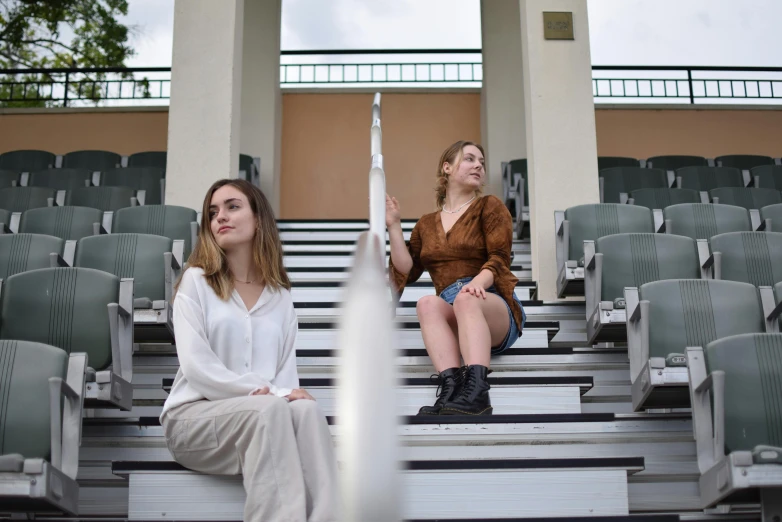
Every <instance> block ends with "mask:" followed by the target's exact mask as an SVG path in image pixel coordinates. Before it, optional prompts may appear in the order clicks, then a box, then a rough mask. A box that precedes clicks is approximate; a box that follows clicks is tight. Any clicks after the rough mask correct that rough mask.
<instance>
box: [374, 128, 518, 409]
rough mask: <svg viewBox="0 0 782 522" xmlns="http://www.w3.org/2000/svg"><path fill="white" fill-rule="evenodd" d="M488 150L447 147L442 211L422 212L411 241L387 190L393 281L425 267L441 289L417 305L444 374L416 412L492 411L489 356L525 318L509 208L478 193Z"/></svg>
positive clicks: (440, 177)
mask: <svg viewBox="0 0 782 522" xmlns="http://www.w3.org/2000/svg"><path fill="white" fill-rule="evenodd" d="M483 156H484V154H483V148H482V147H481V146H480V145H478V144H476V143H472V142H469V141H458V142H456V143H454V144H453V145H451V146H450V147H448V149H446V150H445V152H443V154H442V156H441V158H440V163H439V165H438V173H437V188H436V193H437V208H438V211H437V212H432V213H431V214H426V215H424V216H423V217H421V219H419V220H418V223H416V225H415V228H413V232H412V234H411V236H410V241H409V242H408V243H407V244H405V241H404V237H403V236H402V226H401V213H400V210H399V203H398V202H397V200H396V198H393V197H391V196H386V225H387V227H388V235H389V237H390V240H391V262H390V266H389V275H390V279H391V283H392V285H393V286H394V288H395V289H396V291H397V292H398V293H401V292H402V291H403V290H404V287H405V285H406V284H408V283H413V282H415V281H417V280H418V278H419V277H421V274H422V273H423V271H424V270H428V271H429V274H430V275H431V277H432V282H433V283H434V287H435V290H436V292H437V295H436V296H434V295H432V296H425V297H422V298H421V299H419V300H418V304H417V305H416V312H417V314H418V320H419V322H420V324H421V333H422V335H423V338H424V345H425V346H426V351H427V352H428V354H429V357H430V358H431V359H432V363H433V364H434V367H435V369H436V370H437V372H438V374H439V375H438V381H439V382H438V384H439V387H438V392H437V400H436V402H435V403H434V406H424V407H422V408H421V409H420V410H419V412H418V414H419V415H465V414H467V415H490V414H491V413H492V407H491V401H490V400H489V388H490V387H489V383H488V382H487V381H486V376H487V374H488V372H489V369H488V366H489V359H490V357H491V355H492V354H498V353H501V352H503V351H505V350H506V349H507V348H508V347H510V346H511V345H512V344H513V343H514V342H516V339H518V338H519V336H520V335H521V330H522V328H523V326H524V321H525V320H526V316H525V314H524V310H523V308H522V306H521V302H520V301H519V300H518V298H516V295H515V293H514V289H515V287H516V283H517V281H518V279H516V277H515V276H514V275H513V273H512V272H511V271H510V253H511V246H512V244H513V225H512V221H511V216H510V212H508V209H507V208H505V205H503V203H502V202H501V201H500V200H499V199H497V198H496V197H494V196H481V192H482V187H483V184H484V179H485V176H486V171H485V170H484V159H483ZM462 360H464V365H465V366H462V364H461V362H462Z"/></svg>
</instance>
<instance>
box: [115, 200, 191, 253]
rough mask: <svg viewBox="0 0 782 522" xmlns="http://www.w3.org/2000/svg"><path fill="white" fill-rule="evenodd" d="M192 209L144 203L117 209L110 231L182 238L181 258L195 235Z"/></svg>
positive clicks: (189, 247) (189, 250)
mask: <svg viewBox="0 0 782 522" xmlns="http://www.w3.org/2000/svg"><path fill="white" fill-rule="evenodd" d="M197 219H198V218H197V214H196V211H195V210H193V209H192V208H186V207H177V206H174V205H144V206H143V207H129V208H123V209H121V210H118V211H117V212H116V213H115V214H114V222H113V225H112V232H114V233H135V234H154V235H157V236H165V237H168V238H171V239H182V240H183V241H184V245H185V247H184V259H185V260H187V258H188V257H189V256H190V252H191V251H192V249H193V245H195V241H196V238H197V237H198V222H197Z"/></svg>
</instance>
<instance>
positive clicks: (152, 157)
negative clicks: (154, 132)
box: [128, 150, 168, 172]
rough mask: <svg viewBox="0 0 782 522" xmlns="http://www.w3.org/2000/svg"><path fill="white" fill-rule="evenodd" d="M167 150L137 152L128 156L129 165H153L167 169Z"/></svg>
mask: <svg viewBox="0 0 782 522" xmlns="http://www.w3.org/2000/svg"><path fill="white" fill-rule="evenodd" d="M167 156H168V153H167V152H166V151H164V150H163V151H148V152H137V153H135V154H131V155H130V156H128V167H152V168H158V169H163V172H165V170H166V161H167Z"/></svg>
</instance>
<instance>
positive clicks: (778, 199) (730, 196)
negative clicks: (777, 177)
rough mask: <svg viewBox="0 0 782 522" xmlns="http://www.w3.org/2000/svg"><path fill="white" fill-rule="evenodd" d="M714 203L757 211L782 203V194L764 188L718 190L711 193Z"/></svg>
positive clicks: (726, 188)
mask: <svg viewBox="0 0 782 522" xmlns="http://www.w3.org/2000/svg"><path fill="white" fill-rule="evenodd" d="M709 195H710V196H711V199H712V201H714V203H721V204H723V205H735V206H738V207H744V208H746V209H747V210H756V209H761V208H763V207H766V206H768V205H776V204H777V203H782V193H780V192H779V191H778V190H773V189H764V188H731V187H725V188H716V189H712V190H710V191H709Z"/></svg>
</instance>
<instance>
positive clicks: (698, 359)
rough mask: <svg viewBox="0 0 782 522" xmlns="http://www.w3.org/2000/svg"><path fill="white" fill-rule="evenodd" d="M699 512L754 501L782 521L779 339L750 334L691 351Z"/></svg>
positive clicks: (765, 515)
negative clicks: (780, 508) (702, 509)
mask: <svg viewBox="0 0 782 522" xmlns="http://www.w3.org/2000/svg"><path fill="white" fill-rule="evenodd" d="M687 364H688V366H689V369H690V396H691V402H692V408H693V412H692V420H693V431H694V434H695V444H696V449H697V455H698V468H699V470H700V473H701V476H700V480H699V486H700V487H699V490H700V497H701V507H702V508H704V509H708V508H712V507H714V506H716V505H717V504H728V503H732V502H754V503H760V504H761V512H762V514H763V517H762V518H763V520H764V521H765V520H772V521H773V520H776V519H777V518H779V515H778V514H779V511H778V510H779V506H780V504H779V501H780V498H782V497H780V491H782V429H780V426H782V392H780V390H782V334H780V333H746V334H741V335H733V336H729V337H723V338H721V339H717V340H714V341H712V342H710V343H708V344H707V345H706V346H705V350H704V347H702V346H701V347H691V348H687Z"/></svg>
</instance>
